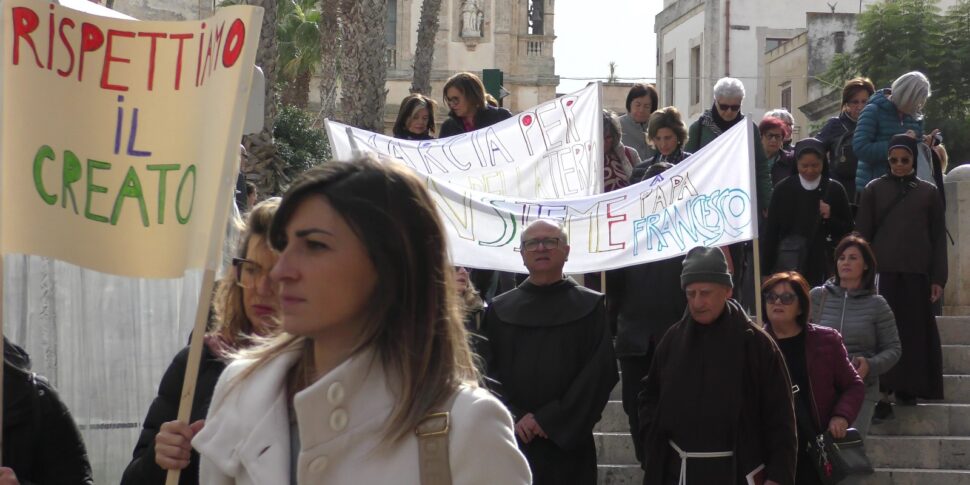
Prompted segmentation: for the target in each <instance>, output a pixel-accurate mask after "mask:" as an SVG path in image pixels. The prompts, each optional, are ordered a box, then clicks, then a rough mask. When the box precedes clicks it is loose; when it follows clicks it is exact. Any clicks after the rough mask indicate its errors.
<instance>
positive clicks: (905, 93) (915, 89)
mask: <svg viewBox="0 0 970 485" xmlns="http://www.w3.org/2000/svg"><path fill="white" fill-rule="evenodd" d="M931 94H932V91H931V90H930V80H929V79H928V78H927V77H926V75H925V74H923V73H921V72H919V71H912V72H907V73H906V74H903V75H902V76H899V77H898V78H896V80H895V81H893V84H892V87H891V88H890V89H883V90H880V91H876V93H875V94H873V95H872V97H870V98H869V103H868V104H867V105H866V107H865V108H864V109H863V110H862V114H861V115H859V123H858V124H857V125H856V129H855V134H854V135H853V136H852V150H853V152H854V153H855V156H856V157H857V158H858V159H859V164H858V166H857V167H856V179H855V186H856V191H857V193H862V189H864V188H865V186H866V184H868V183H869V182H870V181H872V180H875V179H877V178H879V177H881V176H883V175H885V174H886V173H888V172H889V165H888V164H887V162H886V153H889V139H890V138H892V137H893V136H894V135H898V134H901V133H907V134H909V136H912V137H914V138H917V139H923V140H925V141H926V143H927V144H928V145H931V146H932V137H933V136H935V135H936V134H937V133H938V132H939V130H933V131H932V132H931V133H929V134H927V135H926V136H925V137H924V136H923V135H924V133H923V106H924V105H925V104H926V100H927V99H929V97H930V95H931Z"/></svg>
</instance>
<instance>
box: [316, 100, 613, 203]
mask: <svg viewBox="0 0 970 485" xmlns="http://www.w3.org/2000/svg"><path fill="white" fill-rule="evenodd" d="M326 128H327V135H328V136H329V137H330V146H331V149H332V150H333V155H334V158H335V159H337V160H350V159H353V158H354V157H355V152H356V151H373V152H377V153H380V154H382V155H385V156H387V157H390V158H393V159H396V160H398V161H400V162H401V163H404V164H406V165H407V166H409V167H411V168H412V169H414V170H415V171H417V172H419V173H423V174H426V175H431V176H434V177H435V179H436V180H441V181H444V182H447V183H449V184H451V185H454V186H456V187H464V188H468V189H472V190H474V191H479V192H486V193H489V194H496V195H504V196H509V197H526V198H529V199H539V200H548V199H565V198H570V197H580V196H584V195H593V194H598V193H600V192H602V191H603V116H602V111H601V109H600V87H599V84H598V83H594V84H590V85H589V86H587V87H586V88H584V89H582V90H580V91H577V92H575V93H572V94H568V95H565V96H562V97H559V98H556V99H554V100H552V101H549V102H546V103H542V104H540V105H538V106H536V107H534V108H532V109H530V110H527V111H523V112H521V113H519V114H517V115H515V116H513V117H511V118H509V119H507V120H505V121H502V122H500V123H497V124H495V125H492V126H489V127H487V128H483V129H481V130H476V131H473V132H470V133H463V134H460V135H455V136H451V137H448V138H441V139H437V140H425V141H409V140H399V139H396V138H392V137H389V136H385V135H381V134H377V133H373V132H370V131H366V130H361V129H359V128H354V127H351V126H348V125H344V124H341V123H337V122H334V121H330V120H327V122H326Z"/></svg>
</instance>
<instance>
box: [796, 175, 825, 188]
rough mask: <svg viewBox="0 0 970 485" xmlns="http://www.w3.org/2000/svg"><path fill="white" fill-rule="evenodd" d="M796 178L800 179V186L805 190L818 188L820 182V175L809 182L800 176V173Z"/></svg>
mask: <svg viewBox="0 0 970 485" xmlns="http://www.w3.org/2000/svg"><path fill="white" fill-rule="evenodd" d="M798 180H799V181H801V183H802V188H804V189H805V190H815V189H817V188H818V186H819V184H821V183H822V177H821V176H819V178H817V179H815V180H813V181H811V182H809V181H808V180H805V177H802V174H798Z"/></svg>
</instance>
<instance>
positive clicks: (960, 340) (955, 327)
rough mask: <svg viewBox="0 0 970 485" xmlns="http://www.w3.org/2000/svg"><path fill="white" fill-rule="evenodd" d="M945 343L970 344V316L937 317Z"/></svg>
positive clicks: (942, 340) (942, 339)
mask: <svg viewBox="0 0 970 485" xmlns="http://www.w3.org/2000/svg"><path fill="white" fill-rule="evenodd" d="M936 325H937V326H938V327H939V329H940V341H941V342H942V343H943V344H944V345H970V317H936Z"/></svg>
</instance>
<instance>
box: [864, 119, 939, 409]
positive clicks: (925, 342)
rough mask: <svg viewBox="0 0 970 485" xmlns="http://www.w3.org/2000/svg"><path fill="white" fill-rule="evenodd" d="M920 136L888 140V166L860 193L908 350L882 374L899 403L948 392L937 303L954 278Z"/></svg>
mask: <svg viewBox="0 0 970 485" xmlns="http://www.w3.org/2000/svg"><path fill="white" fill-rule="evenodd" d="M916 153H917V140H916V138H914V137H911V136H908V135H906V134H902V135H895V136H893V137H892V138H891V139H890V141H889V170H890V171H889V173H887V174H886V175H883V176H882V177H879V178H877V179H876V180H873V181H872V182H870V183H869V184H868V185H866V188H865V189H864V190H863V191H862V195H861V197H860V199H859V214H858V223H859V224H858V227H857V229H858V231H859V232H860V233H861V234H862V235H863V236H864V237H865V238H866V239H867V240H869V241H871V242H872V248H873V249H874V250H875V252H876V259H877V260H878V261H879V283H878V285H879V294H880V295H882V296H883V297H885V298H886V301H887V302H889V307H890V308H892V310H893V313H894V314H895V315H896V326H897V328H898V330H899V340H900V342H902V344H903V355H902V357H901V358H900V359H899V362H898V363H897V364H896V366H895V367H893V368H892V369H890V371H889V372H888V373H886V374H885V375H884V376H882V377H881V378H880V384H881V386H882V388H883V390H886V391H895V395H896V403H897V404H904V405H913V404H916V399H917V398H923V399H943V355H942V349H941V347H940V334H939V330H938V329H937V326H936V317H935V316H934V314H933V306H932V304H933V303H935V302H936V301H937V300H939V299H940V297H941V296H943V287H944V286H945V285H946V279H947V254H946V228H945V226H944V222H945V219H944V218H945V215H944V211H943V203H942V201H941V200H940V197H939V195H938V194H937V192H936V188H935V187H933V185H931V184H930V183H929V182H926V181H925V180H922V179H919V178H918V177H916V169H915V168H914V167H915V160H916Z"/></svg>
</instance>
